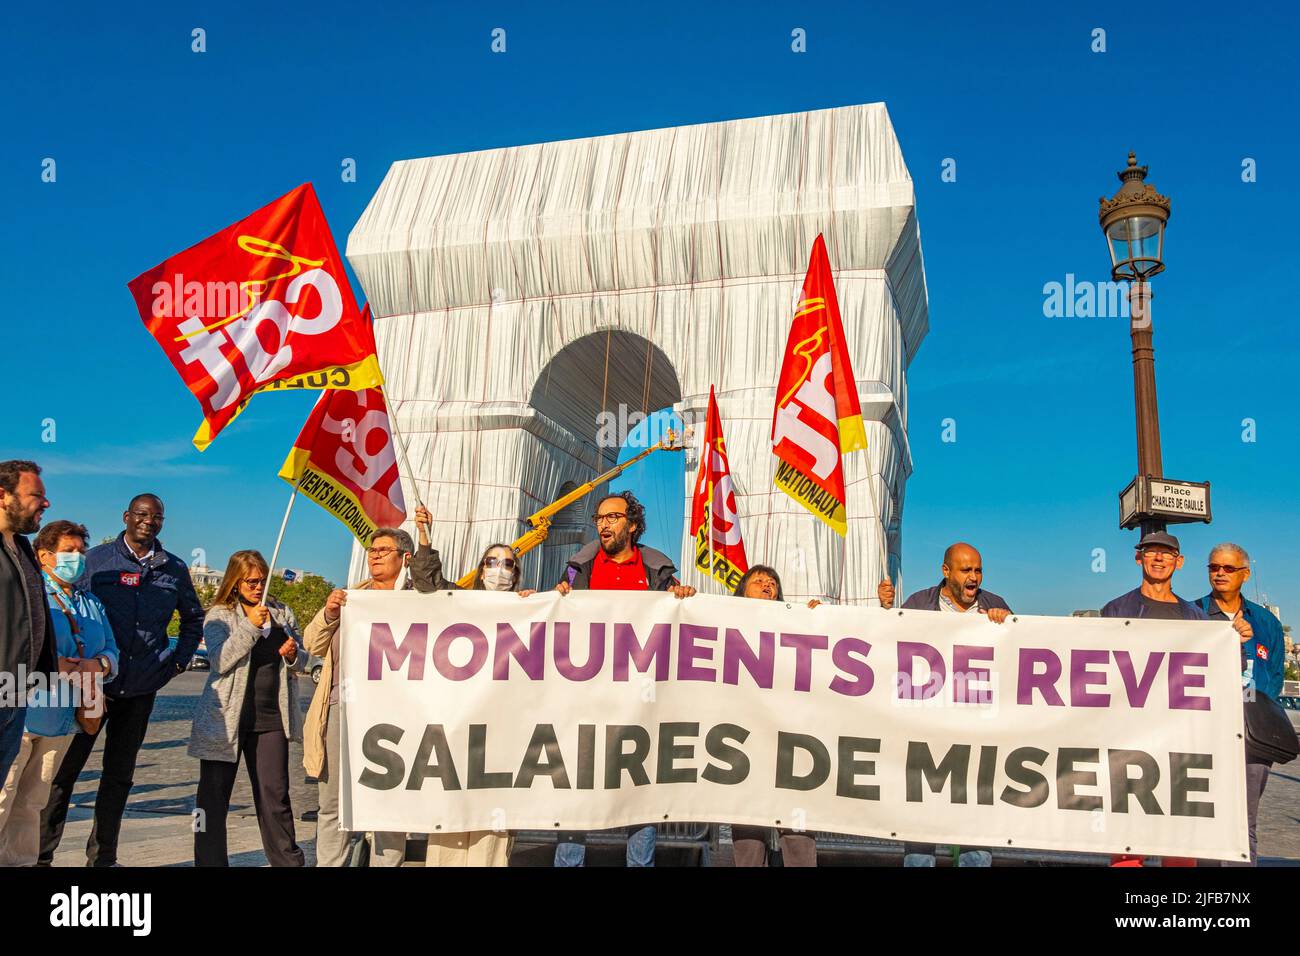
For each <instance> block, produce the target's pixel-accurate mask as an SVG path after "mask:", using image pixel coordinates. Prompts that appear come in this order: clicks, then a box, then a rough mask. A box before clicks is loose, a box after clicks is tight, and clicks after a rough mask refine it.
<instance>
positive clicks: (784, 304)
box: [347, 103, 928, 603]
mask: <svg viewBox="0 0 1300 956" xmlns="http://www.w3.org/2000/svg"><path fill="white" fill-rule="evenodd" d="M819 232H820V233H823V234H824V235H825V237H826V243H827V248H828V251H829V254H830V261H831V266H832V269H833V271H834V275H835V282H836V289H837V292H838V295H839V301H840V309H841V312H842V315H843V319H844V327H845V333H846V338H847V341H848V346H849V350H850V355H851V359H852V363H853V370H854V374H855V376H856V379H857V388H858V393H859V396H860V398H861V403H862V410H863V417H864V418H865V419H866V429H867V439H868V443H869V447H868V450H867V451H866V452H858V453H855V454H852V455H848V456H846V457H845V470H846V480H847V482H848V502H847V508H848V515H849V520H848V536H847V539H841V538H839V537H838V536H837V535H835V534H834V533H833V532H831V531H830V530H829V529H828V528H827V527H826V526H824V525H823V524H822V523H821V522H820V521H818V520H817V519H816V518H814V517H813V516H812V515H810V514H809V513H807V512H806V511H804V510H803V509H802V508H801V507H799V506H798V505H797V504H796V503H795V502H794V501H792V500H791V499H789V498H788V497H787V496H786V495H784V494H783V493H781V492H780V491H776V490H774V488H773V484H772V476H773V473H774V470H775V466H776V459H775V458H774V456H773V455H772V452H771V447H770V437H769V436H770V432H771V421H772V410H773V403H774V401H775V395H774V393H775V387H776V379H777V374H778V372H779V370H780V364H781V359H782V355H783V353H784V348H785V344H786V336H787V334H788V332H789V328H790V322H791V317H792V315H793V307H794V305H795V302H796V301H797V297H798V293H799V288H800V286H801V284H802V281H803V274H804V271H805V269H806V268H807V263H808V255H809V252H810V250H811V248H812V243H813V240H814V239H815V237H816V236H817V234H818V233H819ZM347 255H348V259H349V261H350V262H351V264H352V267H353V269H354V270H355V271H356V274H357V277H358V278H359V280H360V282H361V285H362V287H363V289H364V292H365V295H366V297H367V299H368V301H369V302H370V305H371V308H372V311H373V314H374V316H375V320H376V321H375V332H376V338H377V341H378V346H379V358H380V363H381V365H382V367H383V370H384V374H385V377H386V379H387V386H386V391H387V393H388V396H389V401H390V405H391V406H392V409H393V412H394V414H395V415H396V417H397V420H398V428H399V431H400V433H401V435H402V437H403V438H404V440H405V443H406V445H407V450H408V453H409V466H408V465H407V464H406V463H403V466H402V482H403V487H404V491H405V496H406V500H407V502H408V505H410V506H411V507H412V508H413V507H414V504H413V503H414V501H415V500H416V495H415V494H414V493H413V492H414V488H413V486H414V485H418V488H419V497H420V498H422V499H423V500H424V502H425V504H426V505H427V507H428V508H429V509H430V510H431V511H432V513H433V519H434V530H433V537H434V546H435V547H436V548H438V549H439V551H440V552H441V553H442V556H443V559H444V563H445V565H446V569H447V573H448V575H449V576H450V577H453V578H454V577H457V576H459V574H460V573H461V572H463V571H465V570H468V569H469V567H470V566H471V565H472V564H473V562H474V561H475V560H476V559H477V557H478V555H479V554H480V553H481V551H482V549H483V548H484V547H485V546H486V545H488V544H490V543H492V542H496V541H501V542H510V541H512V540H514V539H515V538H516V537H517V536H518V535H520V534H522V533H523V531H525V530H526V527H527V525H526V522H525V520H524V519H525V518H526V516H527V515H529V514H531V513H533V512H534V511H536V510H537V509H538V508H540V507H541V506H543V505H544V504H546V503H548V502H550V501H552V500H554V499H555V498H557V497H558V496H559V495H560V494H561V493H562V492H563V491H566V490H569V489H570V488H573V487H575V486H576V485H577V484H581V483H582V482H585V481H588V480H590V479H591V478H592V477H594V476H595V475H597V474H599V473H600V472H601V471H603V470H605V469H606V468H608V467H610V466H612V465H613V464H614V462H615V460H616V456H617V454H618V451H619V448H618V444H617V442H610V441H608V439H609V437H610V433H611V431H612V429H610V428H609V427H607V426H608V424H609V422H610V420H611V419H613V420H616V421H620V422H621V421H626V418H627V416H628V415H629V414H631V413H637V412H642V413H643V412H646V411H654V410H656V409H660V408H664V407H667V406H674V407H675V408H676V409H677V410H678V411H679V412H680V413H681V415H682V416H683V418H684V419H685V420H687V421H698V422H701V423H702V422H703V417H704V412H705V408H706V406H707V403H708V396H709V387H710V385H712V386H713V387H714V388H715V389H716V392H717V396H718V402H719V408H720V412H721V416H722V421H723V426H724V429H725V432H726V437H727V445H728V450H729V452H730V459H731V469H732V474H733V480H734V484H735V489H736V503H737V506H738V510H739V515H740V521H741V526H742V530H743V534H744V541H745V545H746V550H747V552H748V556H749V560H750V562H751V563H764V564H770V565H773V566H775V567H776V568H777V569H778V570H779V571H780V572H781V575H782V578H783V581H784V585H785V593H786V596H787V598H788V599H802V598H806V597H809V596H815V597H829V598H830V599H831V600H839V601H843V602H849V603H863V602H866V601H868V600H873V599H874V597H875V584H876V582H877V581H879V580H880V578H881V575H882V573H884V566H883V562H884V561H885V560H887V561H888V565H889V569H890V571H891V572H892V573H893V574H894V575H895V576H896V575H897V573H898V568H899V564H900V559H901V544H900V531H901V517H902V508H903V497H904V487H905V484H906V480H907V477H908V475H909V474H910V471H911V454H910V452H909V449H908V442H907V367H908V364H909V362H910V361H911V359H912V357H913V356H914V355H915V354H916V351H917V349H918V348H919V347H920V344H921V340H922V339H923V338H924V336H925V334H926V331H927V328H928V314H927V308H928V307H927V297H926V286H925V274H924V266H923V263H922V257H921V246H920V233H919V230H918V226H917V219H916V210H915V197H914V193H913V187H912V180H911V177H910V175H909V174H908V171H907V167H906V165H905V164H904V162H903V156H902V152H901V150H900V148H899V144H898V140H897V139H896V137H895V135H894V130H893V127H892V125H891V123H890V120H889V114H888V112H887V111H886V109H885V107H884V105H883V104H879V103H876V104H869V105H863V106H851V107H841V108H837V109H828V110H819V111H815V112H808V113H793V114H787V115H781V116H765V117H759V118H755V119H744V120H734V121H730V122H723V123H709V124H704V125H698V126H681V127H676V128H671V129H659V130H649V131H645V132H635V133H621V134H617V135H611V136H600V137H594V138H590V139H580V140H570V141H565V142H553V143H542V144H537V145H530V146H515V147H508V148H503V149H492V150H484V151H481V152H473V153H462V154H457V155H448V156H435V157H431V158H427V159H414V160H405V161H400V162H397V163H394V164H393V166H392V168H391V169H390V170H389V171H388V174H387V175H386V176H385V178H384V180H383V182H382V183H381V185H380V187H379V189H378V191H377V192H376V193H375V195H374V197H373V198H372V199H371V201H370V203H369V205H368V206H367V208H366V210H365V212H364V213H363V214H362V216H361V218H360V220H359V221H358V222H357V224H356V226H355V228H354V229H353V230H352V232H351V234H350V235H349V237H348V244H347ZM602 412H608V413H610V414H608V415H605V416H602ZM603 426H606V427H603ZM616 437H621V436H616ZM702 437H703V428H702V426H701V427H697V428H696V429H695V435H694V438H695V441H696V443H697V444H698V442H699V441H700V439H701V438H702ZM655 454H660V455H662V454H668V453H667V452H656V453H655ZM697 460H698V455H696V454H691V455H688V459H687V469H686V476H685V482H684V484H683V487H682V490H681V491H682V493H681V499H680V500H681V509H682V510H681V526H682V529H683V534H682V537H681V539H680V540H679V541H654V540H647V543H648V544H651V545H654V546H657V547H659V548H660V549H661V550H663V551H666V552H668V553H669V554H670V555H672V556H675V557H678V558H679V560H678V567H679V568H682V569H683V571H682V576H683V579H684V580H685V581H687V582H688V583H692V584H695V585H696V586H697V587H699V588H700V589H701V590H705V591H710V592H714V593H717V592H718V591H719V590H720V586H719V585H717V584H715V583H712V582H706V581H705V580H704V579H703V575H702V574H700V573H697V572H696V571H695V570H694V568H693V567H692V558H693V550H694V549H693V541H692V540H691V539H690V538H689V536H688V535H687V534H686V525H687V516H688V513H689V510H690V493H691V488H692V486H693V483H694V479H695V468H696V462H697ZM617 487H618V486H617V484H616V488H617ZM600 491H603V489H600ZM593 504H594V496H589V497H588V498H587V499H586V500H584V501H581V502H579V503H578V504H576V505H574V506H572V507H571V508H569V509H567V510H566V511H565V512H562V513H561V514H560V515H559V516H558V518H557V520H556V523H555V525H554V527H553V530H552V532H551V536H550V538H549V540H548V541H547V543H546V544H545V545H544V546H543V547H541V548H539V549H536V550H534V551H533V552H531V553H530V554H529V555H528V556H527V557H526V558H525V559H524V578H523V583H524V585H526V586H531V587H538V586H540V587H550V586H551V585H553V584H554V582H555V581H557V580H558V579H559V576H560V573H561V570H562V568H563V565H564V562H565V561H566V560H567V558H568V557H569V556H570V555H571V554H572V552H573V551H574V550H575V549H576V548H577V547H578V546H579V544H580V543H581V542H583V541H585V540H588V539H589V538H590V537H591V536H592V533H593V532H592V529H591V527H590V522H589V520H588V515H589V514H590V512H591V511H592V506H593ZM408 527H411V526H409V525H408ZM886 556H887V557H886ZM364 576H365V574H364V561H363V555H362V553H361V550H360V549H359V548H356V547H354V551H353V560H352V566H351V579H352V580H358V579H360V578H361V577H364Z"/></svg>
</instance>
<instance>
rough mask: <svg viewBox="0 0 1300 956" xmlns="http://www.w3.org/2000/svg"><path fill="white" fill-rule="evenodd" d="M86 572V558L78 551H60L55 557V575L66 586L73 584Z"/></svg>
mask: <svg viewBox="0 0 1300 956" xmlns="http://www.w3.org/2000/svg"><path fill="white" fill-rule="evenodd" d="M85 570H86V556H85V555H84V554H81V553H80V552H78V551H60V552H58V553H57V554H55V555H54V569H53V572H52V573H53V574H54V576H55V577H56V578H58V579H59V580H60V581H62V582H63V583H64V584H72V583H73V582H74V581H76V580H77V578H79V577H81V572H82V571H85Z"/></svg>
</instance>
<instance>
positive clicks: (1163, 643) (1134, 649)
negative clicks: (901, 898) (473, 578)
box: [339, 590, 1248, 861]
mask: <svg viewBox="0 0 1300 956" xmlns="http://www.w3.org/2000/svg"><path fill="white" fill-rule="evenodd" d="M339 641H340V656H341V663H342V670H341V683H340V688H339V690H340V697H341V699H342V710H343V740H344V742H345V746H344V747H343V751H344V754H345V758H344V766H343V779H344V780H345V781H347V783H346V784H345V785H344V786H343V788H342V801H343V803H342V814H341V815H342V821H343V826H344V827H345V828H347V829H349V830H384V831H397V832H414V833H436V832H441V833H459V832H464V831H467V830H548V831H552V832H554V831H555V830H588V829H603V828H607V827H621V826H631V825H633V824H645V823H659V822H664V821H678V822H683V821H707V822H716V823H740V824H751V825H756V826H774V827H789V828H793V829H796V830H804V831H810V832H816V831H823V832H831V833H846V834H857V835H861V836H873V837H880V838H883V839H886V840H896V841H903V840H911V841H916V842H920V843H944V844H958V845H961V846H992V847H994V848H1003V849H1007V848H1009V849H1012V850H1015V849H1027V848H1036V849H1045V850H1079V851H1089V852H1095V853H1103V854H1109V853H1133V854H1156V855H1162V856H1185V857H1201V858H1210V859H1220V860H1238V861H1240V860H1243V859H1246V858H1247V854H1248V843H1247V834H1246V785H1245V768H1246V759H1245V754H1244V742H1243V739H1242V698H1241V695H1242V689H1241V664H1240V661H1239V659H1238V650H1237V648H1238V643H1237V640H1236V638H1235V637H1234V632H1233V630H1232V628H1231V627H1230V626H1229V625H1228V624H1227V623H1224V622H1214V621H1201V622H1196V621H1144V620H1133V621H1125V620H1121V619H1110V618H1052V617H1030V616H1027V615H1016V616H1014V617H1011V618H1008V619H1007V621H1006V623H1004V624H994V623H993V622H991V621H990V620H989V619H988V618H987V617H985V616H984V615H982V614H974V615H973V614H937V613H934V612H931V611H910V610H905V611H896V610H895V611H885V610H882V609H880V608H857V607H833V606H830V605H821V606H820V607H817V608H813V609H809V608H806V607H803V606H801V605H794V604H787V603H783V602H776V601H759V600H745V599H742V598H736V597H721V596H715V595H696V596H695V597H691V598H687V599H685V600H677V599H675V598H673V597H672V596H671V595H667V594H651V593H644V592H628V591H622V592H611V591H574V592H573V593H571V594H567V595H560V594H558V593H556V592H554V591H549V592H544V593H541V594H536V595H533V596H531V597H527V598H521V597H519V596H518V595H517V594H493V593H491V592H486V591H451V592H442V593H439V594H430V595H422V594H419V593H416V592H412V591H402V592H399V591H370V590H354V591H349V592H348V601H347V604H346V605H345V606H344V608H343V619H342V624H341V630H340V632H339Z"/></svg>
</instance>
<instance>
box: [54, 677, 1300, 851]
mask: <svg viewBox="0 0 1300 956" xmlns="http://www.w3.org/2000/svg"><path fill="white" fill-rule="evenodd" d="M206 676H207V675H206V673H204V672H201V671H191V672H190V673H188V674H185V675H183V676H181V677H179V678H177V679H176V680H174V681H172V682H171V684H170V685H169V686H168V687H167V688H166V689H165V690H164V691H163V693H161V694H160V695H159V697H158V702H157V704H156V705H155V707H154V713H153V720H152V721H151V722H150V725H149V737H148V739H147V740H146V741H145V745H144V749H143V750H142V751H141V753H140V761H139V764H138V766H137V769H136V776H135V787H134V789H133V790H132V791H131V801H130V803H129V804H128V809H127V818H126V820H125V821H124V823H123V825H122V845H121V847H120V849H119V857H118V858H119V860H120V862H121V863H122V864H123V865H124V866H191V865H193V857H194V838H193V835H192V831H191V829H190V819H191V818H190V812H191V811H192V810H193V809H194V794H195V791H196V790H197V788H198V781H199V764H198V761H197V760H195V759H194V758H192V757H190V756H189V755H188V754H187V753H186V745H187V743H188V741H189V734H190V722H191V717H192V708H193V706H194V701H195V699H196V697H197V695H198V693H199V691H200V690H201V689H202V687H203V683H204V681H205V679H206ZM301 680H302V683H301V685H300V687H299V696H300V698H301V705H302V707H303V710H304V712H305V711H306V707H307V703H308V701H309V700H310V699H311V692H312V690H313V689H314V685H313V684H312V683H311V681H310V680H309V679H306V678H302V679H301ZM99 767H100V756H99V750H98V749H97V750H96V752H95V753H94V754H92V755H91V758H90V760H89V762H87V764H86V770H85V772H84V773H83V774H82V775H81V780H80V781H79V783H78V786H77V790H76V792H75V793H74V795H73V800H72V808H71V810H70V811H69V813H68V825H67V829H66V831H65V832H64V838H63V844H62V845H61V846H60V847H59V851H58V853H57V854H56V855H55V859H54V863H55V865H56V866H80V865H82V864H84V862H85V844H86V837H87V836H88V835H89V833H90V818H91V813H92V808H93V806H94V800H95V787H96V786H97V785H98V782H99ZM289 767H290V780H291V791H290V795H291V798H292V802H293V808H294V813H295V815H296V816H297V817H299V818H301V816H302V815H303V813H304V812H306V811H310V810H313V809H314V808H315V807H316V785H315V783H314V782H312V781H309V780H308V778H307V777H306V775H305V774H304V773H303V771H302V747H301V745H299V744H291V745H290V749H289ZM297 828H298V843H299V845H300V846H301V847H302V848H303V851H304V852H305V853H306V856H307V864H308V865H309V866H310V865H311V864H313V863H314V862H315V855H316V851H315V845H316V825H315V823H314V822H312V821H304V820H301V819H299V821H298V823H297ZM227 829H228V834H229V837H228V840H229V847H230V862H231V865H232V866H264V865H265V864H266V858H265V856H263V854H262V841H261V837H260V836H259V834H258V830H257V820H256V817H255V816H254V815H253V795H252V791H251V790H250V789H249V785H248V776H247V773H246V772H245V771H244V770H243V769H241V770H240V773H239V776H238V778H237V781H236V784H235V792H234V795H233V797H232V798H231V810H230V818H229V821H228V828H227ZM724 837H725V831H724ZM1259 847H1260V856H1261V862H1263V863H1264V864H1265V865H1300V767H1297V766H1296V765H1295V764H1292V765H1289V766H1288V767H1285V768H1283V769H1282V770H1281V771H1275V772H1274V773H1273V774H1272V776H1271V777H1270V778H1269V782H1268V788H1267V790H1265V792H1264V800H1263V803H1262V805H1261V808H1260V816H1259ZM730 849H731V847H730V844H729V843H728V842H727V841H726V839H724V840H723V841H722V843H721V844H720V846H719V850H718V852H716V853H714V854H713V855H712V858H711V860H710V864H711V865H713V866H729V865H731V853H730ZM551 854H552V849H551V847H550V846H538V845H532V846H517V847H516V850H515V853H514V855H513V856H512V858H511V865H512V866H546V865H549V863H550V859H551ZM622 856H623V854H622V850H621V848H617V847H596V846H593V847H592V848H591V849H590V850H589V856H588V862H589V863H590V864H592V865H595V866H618V865H621V863H622ZM656 862H657V863H658V864H659V865H660V866H672V865H698V863H699V862H700V861H699V855H698V854H697V853H695V852H693V851H689V850H685V849H674V848H670V847H661V848H660V850H659V853H658V857H657V861H656ZM819 862H821V863H822V865H830V866H850V865H861V864H862V863H863V862H864V859H863V857H861V856H860V855H857V854H844V853H823V854H821V855H820V860H819ZM865 862H869V863H873V864H876V865H897V863H898V857H897V856H892V857H891V856H888V855H880V856H873V857H870V858H868V859H867V860H866V861H865Z"/></svg>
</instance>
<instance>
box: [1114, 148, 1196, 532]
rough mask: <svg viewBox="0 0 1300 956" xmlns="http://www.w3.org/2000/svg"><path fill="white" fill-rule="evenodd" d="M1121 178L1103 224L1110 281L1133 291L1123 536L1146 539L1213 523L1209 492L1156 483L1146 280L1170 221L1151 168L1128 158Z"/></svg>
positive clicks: (1159, 266)
mask: <svg viewBox="0 0 1300 956" xmlns="http://www.w3.org/2000/svg"><path fill="white" fill-rule="evenodd" d="M1116 175H1118V176H1119V180H1120V183H1121V184H1122V185H1121V186H1120V188H1119V192H1117V193H1115V195H1114V196H1113V197H1111V198H1110V199H1106V198H1105V197H1103V198H1102V199H1101V210H1100V213H1099V218H1100V220H1101V230H1102V232H1103V233H1104V234H1105V236H1106V245H1107V248H1108V249H1109V251H1110V264H1111V270H1110V271H1111V278H1112V280H1114V281H1116V282H1120V281H1127V282H1128V283H1129V293H1128V295H1129V314H1130V333H1131V335H1132V339H1133V399H1134V403H1135V405H1136V408H1137V446H1138V472H1137V478H1136V479H1134V482H1133V483H1132V484H1131V485H1129V487H1128V488H1127V489H1125V491H1123V492H1121V493H1120V525H1121V527H1125V528H1132V527H1135V526H1139V525H1140V526H1141V528H1142V534H1144V535H1145V534H1148V533H1150V532H1152V531H1163V530H1165V526H1166V524H1167V523H1168V522H1170V521H1175V522H1177V521H1207V522H1208V521H1209V484H1208V483H1193V482H1174V481H1162V480H1159V479H1163V477H1164V466H1163V465H1162V463H1161V458H1160V415H1159V411H1158V410H1157V406H1156V361H1155V348H1154V346H1153V344H1152V331H1153V330H1152V325H1151V284H1150V282H1149V281H1148V280H1150V278H1151V277H1152V276H1154V275H1156V274H1158V273H1160V272H1163V271H1164V268H1165V263H1164V245H1165V224H1166V223H1167V222H1168V221H1169V205H1170V204H1169V197H1168V196H1162V195H1160V193H1158V192H1156V189H1155V187H1154V186H1152V185H1151V184H1150V183H1147V182H1145V180H1146V178H1147V167H1145V166H1139V165H1138V164H1137V156H1136V155H1135V154H1134V153H1129V154H1128V166H1127V167H1126V168H1125V169H1123V170H1121V171H1120V172H1119V173H1117V174H1116ZM1151 479H1157V481H1156V482H1152V480H1151ZM1193 486H1194V487H1193ZM1202 489H1203V490H1202ZM1184 499H1187V500H1184ZM1162 512H1163V514H1162Z"/></svg>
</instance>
